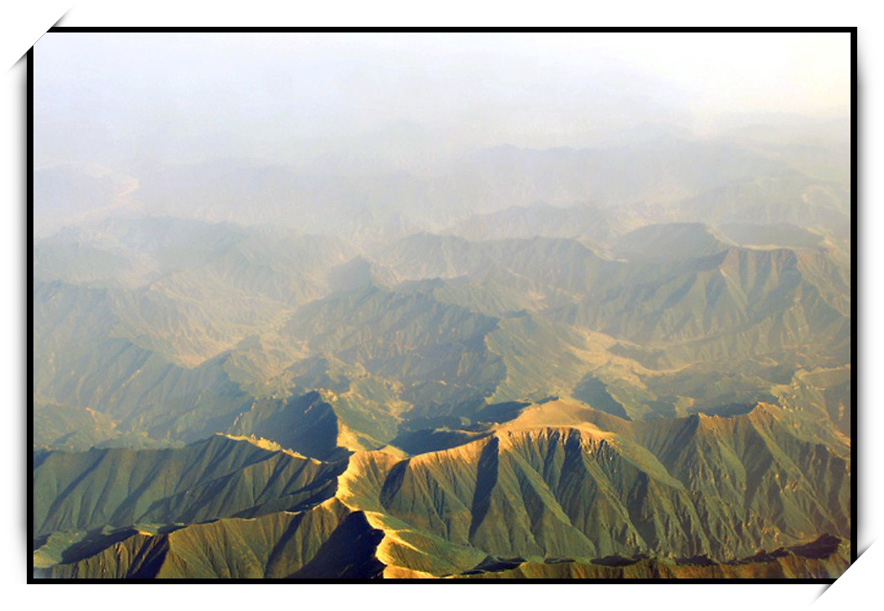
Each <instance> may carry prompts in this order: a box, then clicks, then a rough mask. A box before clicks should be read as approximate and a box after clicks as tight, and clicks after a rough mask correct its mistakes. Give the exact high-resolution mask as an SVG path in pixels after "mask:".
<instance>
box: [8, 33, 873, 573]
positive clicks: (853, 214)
mask: <svg viewBox="0 0 884 611" xmlns="http://www.w3.org/2000/svg"><path fill="white" fill-rule="evenodd" d="M857 30H858V28H857V27H855V26H853V27H829V26H825V27H739V26H737V27H719V26H713V27H645V28H638V27H571V26H566V27H456V26H455V27H444V26H442V27H427V26H415V27H384V26H379V27H361V26H360V27H333V26H329V27H326V26H317V27H188V26H181V27H64V26H53V27H51V28H49V30H47V32H48V33H53V34H82V33H93V34H135V33H139V34H157V33H182V34H185V33H186V34H228V33H246V34H273V33H293V34H294V33H297V34H311V33H339V34H344V33H390V34H393V33H396V34H411V33H440V34H445V33H538V34H542V33H549V34H555V33H580V34H606V33H616V34H652V33H696V34H725V33H740V34H743V33H781V34H785V33H833V34H835V33H837V34H850V62H851V66H850V181H851V185H850V240H851V244H850V246H851V250H850V261H851V278H850V292H851V302H850V308H851V318H850V332H851V344H850V349H851V363H850V384H851V386H850V395H851V398H850V400H851V407H850V409H851V427H850V428H851V430H850V434H851V441H850V460H851V465H850V469H851V470H850V493H851V499H850V505H851V507H850V511H851V523H850V563H851V564H853V563H854V562H856V559H857V449H856V444H857V439H858V437H857V435H858V428H857V414H858V412H859V410H858V408H857V396H858V393H857V378H858V371H857V370H858V367H857V356H858V351H857V340H858V335H857V332H856V330H857V318H858V307H857V295H858V291H857V276H858V274H857V264H858V258H857V252H858V247H857V237H858V233H857V227H858V224H857V212H858V205H857V204H858V196H857V187H858V184H859V183H858V178H859V172H858V156H857V151H858V147H857V142H858V136H859V134H858V114H857V111H858V70H857ZM25 57H26V58H27V62H26V63H27V92H26V97H27V162H26V168H27V170H26V171H27V176H26V184H27V211H26V219H27V232H28V236H27V262H26V265H27V272H28V277H27V333H28V342H27V364H26V370H27V380H26V388H27V396H28V399H27V408H28V418H27V434H28V443H29V446H28V447H27V448H26V452H27V465H28V473H27V482H28V484H27V487H28V490H27V511H28V517H27V520H28V537H29V538H30V540H31V541H33V535H34V496H33V477H32V474H33V471H34V453H33V442H34V393H33V381H34V48H33V47H31V48H30V49H29V50H28V52H27V53H26V55H25ZM835 581H836V580H835V579H833V578H798V579H788V578H778V579H767V578H746V579H732V578H722V579H673V578H660V579H559V578H557V579H494V580H483V579H459V578H456V577H455V578H442V577H439V578H431V579H335V578H329V579H315V578H312V579H267V578H262V579H187V578H184V579H169V578H158V579H121V578H108V579H92V578H90V579H73V578H49V579H36V578H35V577H34V554H33V550H31V551H30V552H29V554H28V575H27V583H28V584H55V583H82V584H89V583H92V584H95V583H102V584H104V583H150V584H165V583H177V584H244V583H247V584H276V583H286V584H298V583H319V584H322V583H324V584H359V583H390V584H396V583H410V584H415V583H418V584H420V583H431V584H432V583H451V584H466V583H478V584H490V583H503V584H595V583H598V584H607V583H618V584H624V585H628V584H685V585H688V584H745V585H757V584H780V585H783V584H819V585H822V584H832V583H834V582H835Z"/></svg>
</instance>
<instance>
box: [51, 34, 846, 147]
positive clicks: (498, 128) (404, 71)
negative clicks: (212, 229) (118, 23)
mask: <svg viewBox="0 0 884 611" xmlns="http://www.w3.org/2000/svg"><path fill="white" fill-rule="evenodd" d="M849 41H850V38H849V35H848V34H797V33H796V34H792V33H789V34H731V33H725V34H706V33H690V34H560V33H559V34H511V33H503V34H479V33H468V34H433V35H428V34H414V33H394V34H297V33H295V34H175V35H173V34H147V33H141V34H61V33H50V34H47V35H45V36H44V37H43V38H42V39H41V40H40V41H39V43H38V44H37V45H36V47H35V72H34V73H35V143H36V151H37V155H38V163H41V162H42V163H53V162H57V161H60V160H64V159H66V158H69V157H71V156H73V155H79V156H85V157H89V158H92V157H95V156H98V157H100V156H101V155H102V154H105V153H104V151H105V149H106V154H107V155H109V156H119V155H122V154H124V153H125V151H127V150H128V149H134V151H137V152H138V153H136V152H133V151H130V152H132V154H133V155H134V154H142V155H146V156H151V155H153V156H156V157H159V158H188V157H193V156H199V152H198V151H200V150H201V149H204V150H205V151H206V154H212V153H217V154H233V152H235V151H236V150H237V148H238V147H239V149H240V150H241V152H242V153H243V154H244V156H248V155H254V154H259V152H260V151H266V150H272V147H269V148H268V147H266V146H265V147H264V148H262V146H263V145H266V144H267V143H276V142H283V141H292V140H294V141H297V140H298V139H299V138H300V139H315V138H339V137H342V136H347V135H351V134H359V133H365V132H371V131H372V130H379V129H383V128H385V127H387V126H389V125H390V124H395V123H397V122H411V123H416V124H420V125H422V126H426V127H430V128H437V129H442V130H447V131H448V132H449V133H452V132H453V133H459V134H462V136H463V138H464V140H465V141H469V140H470V139H471V138H472V139H473V140H477V141H484V142H485V143H502V142H504V141H506V142H511V143H514V144H521V145H529V146H530V145H537V146H555V145H571V146H574V145H579V139H580V138H581V137H583V135H584V134H588V133H593V132H596V131H604V130H605V129H618V128H621V127H628V126H631V125H639V124H643V123H648V122H658V123H676V124H679V123H681V124H690V123H691V121H693V120H695V119H697V118H698V117H699V118H701V119H702V118H703V117H705V116H708V114H709V113H732V112H755V111H775V112H789V113H801V114H812V115H827V116H834V115H838V114H841V115H844V114H845V113H846V110H847V107H848V105H849V95H850V86H849V85H850V71H849V70H850V54H849ZM495 141H498V142H495ZM256 143H258V144H257V145H256ZM262 143H263V144H262ZM256 152H257V153H256Z"/></svg>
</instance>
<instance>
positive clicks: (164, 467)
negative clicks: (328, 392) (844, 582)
mask: <svg viewBox="0 0 884 611" xmlns="http://www.w3.org/2000/svg"><path fill="white" fill-rule="evenodd" d="M513 407H514V409H515V410H516V411H515V412H514V413H515V414H516V415H515V417H507V421H506V422H504V423H503V424H491V425H490V426H489V428H488V429H487V431H486V433H485V434H474V435H473V436H472V439H470V435H469V434H467V433H466V432H464V433H462V434H461V436H460V437H457V436H454V435H449V436H448V437H445V436H444V435H443V436H426V437H424V438H417V437H412V438H411V444H412V447H411V448H410V450H411V452H412V454H410V455H409V454H406V453H404V452H401V451H397V450H393V449H387V450H381V451H362V452H357V453H355V454H353V455H351V456H350V457H349V458H344V460H343V461H339V462H336V463H326V462H321V461H317V460H312V459H307V458H304V457H301V456H298V455H295V454H293V453H291V452H289V451H287V450H284V449H282V448H281V447H280V446H278V445H276V444H274V443H271V442H268V441H261V440H255V439H251V440H250V439H244V438H230V437H224V436H216V437H213V438H211V439H209V440H206V441H202V442H199V443H196V444H192V445H190V446H187V447H185V448H182V449H168V450H159V451H140V452H133V451H128V450H106V451H96V450H93V451H90V452H84V453H78V454H77V453H75V454H66V453H57V452H53V453H49V454H46V455H41V457H40V458H41V459H40V460H39V461H37V466H36V468H35V472H34V478H35V487H34V490H35V506H36V507H38V511H39V512H40V513H39V514H38V515H37V521H36V524H37V532H38V533H42V534H41V536H39V537H38V538H37V540H36V541H35V544H34V548H35V551H34V554H35V563H36V566H37V567H38V569H39V570H40V571H41V572H40V574H41V575H44V576H51V577H171V578H174V577H299V576H300V577H306V576H313V577H341V576H355V577H366V576H375V575H379V574H380V573H381V571H382V570H383V573H384V575H386V576H388V577H397V576H399V577H401V576H421V575H422V576H437V577H440V576H458V575H482V576H498V577H500V576H504V575H509V576H512V577H529V576H537V577H543V576H545V577H556V576H562V575H572V574H573V575H574V576H578V575H584V576H587V577H588V576H596V577H605V576H612V575H620V576H623V577H627V578H629V577H632V578H645V577H654V576H657V577H672V578H679V577H690V576H704V575H705V576H710V577H728V576H733V577H738V576H794V575H807V574H810V575H830V574H838V572H839V571H840V570H843V567H842V564H843V562H844V561H845V558H846V556H845V554H844V553H843V551H842V552H837V553H836V551H837V550H835V549H834V548H837V547H838V545H837V542H838V541H839V540H838V539H834V541H835V542H836V543H835V545H834V548H833V549H828V548H827V551H826V553H822V551H820V550H817V552H819V553H816V555H814V554H812V553H811V552H812V551H813V550H812V549H811V548H807V549H805V548H800V547H795V546H800V545H802V544H804V543H806V542H808V541H813V540H815V539H817V538H818V537H819V536H820V534H821V533H826V532H828V533H836V534H837V535H838V536H841V537H843V536H846V535H847V534H848V533H849V531H850V523H849V520H850V518H849V515H850V498H849V494H850V484H849V472H850V469H849V458H847V455H848V454H849V451H847V450H846V447H842V448H841V449H840V450H837V451H834V452H833V451H832V450H830V449H828V448H827V447H826V446H824V445H823V444H820V443H814V442H812V441H808V440H805V439H802V438H801V437H797V436H795V435H793V434H792V433H791V427H789V426H788V423H787V422H786V421H784V420H782V410H780V409H779V408H774V407H772V406H759V407H757V408H756V409H755V410H753V411H752V412H750V413H748V414H744V415H740V416H734V417H728V418H725V417H708V416H691V417H688V418H676V419H663V420H658V421H654V422H642V423H635V422H629V421H627V420H624V419H622V418H619V417H617V416H613V415H610V414H605V413H604V412H600V411H596V410H591V409H588V408H585V407H581V406H580V405H579V404H577V403H570V402H567V401H548V402H545V403H543V404H538V405H533V406H526V405H515V406H513ZM439 445H442V446H448V447H447V448H444V447H443V449H437V448H436V447H434V446H439ZM831 540H832V538H831V537H830V538H829V539H826V541H829V543H831ZM821 541H822V540H821ZM818 543H819V542H818ZM819 545H822V546H823V547H826V546H825V545H823V543H819ZM819 545H818V546H817V547H819ZM784 546H792V548H791V549H789V550H787V551H783V550H782V549H779V548H783V547H784ZM811 547H813V546H811ZM828 547H832V546H831V545H828ZM760 548H764V549H778V551H777V552H774V553H772V554H767V553H766V552H759V549H760ZM824 551H825V550H824ZM640 554H644V555H645V558H644V559H642V558H641V557H637V556H636V555H640ZM615 556H616V557H619V561H617V562H613V559H612V558H613V557H615ZM647 556H651V557H652V558H651V559H648V558H647ZM768 556H770V557H768ZM814 558H815V559H819V560H823V562H819V563H816V562H811V561H810V560H809V559H814ZM544 566H547V567H557V568H554V569H553V568H542V567H544ZM348 567H349V568H348ZM599 567H607V568H599ZM627 567H632V568H627ZM690 567H700V568H698V569H697V570H696V571H694V570H693V569H691V568H690ZM615 569H616V570H615ZM505 571H511V572H509V573H504V572H505ZM611 571H613V572H611ZM618 571H620V572H618Z"/></svg>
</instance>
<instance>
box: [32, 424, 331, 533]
mask: <svg viewBox="0 0 884 611" xmlns="http://www.w3.org/2000/svg"><path fill="white" fill-rule="evenodd" d="M342 469H343V465H338V464H336V463H320V462H319V461H316V460H313V459H309V458H305V457H303V456H300V455H297V454H294V453H292V452H289V451H283V450H282V448H281V447H280V446H277V445H274V444H272V443H269V442H266V441H262V440H254V439H252V440H250V439H247V438H231V437H226V436H222V435H218V436H215V437H211V438H209V439H207V440H205V441H200V442H198V443H194V444H192V445H189V446H186V447H184V448H181V449H162V450H137V451H136V450H124V449H105V450H91V451H89V452H82V453H67V452H51V453H49V454H48V455H46V456H45V457H43V458H42V460H41V461H40V463H39V465H38V466H37V467H36V468H35V469H34V476H33V477H34V481H33V490H34V500H35V503H34V506H35V511H34V531H35V534H45V533H51V532H54V531H75V530H92V529H96V528H100V527H105V526H113V527H122V526H128V525H132V524H137V523H141V522H144V523H153V524H170V523H193V522H204V521H207V520H211V519H216V518H222V517H232V516H242V517H254V516H258V515H263V514H266V513H272V512H275V511H280V510H297V509H299V508H304V507H309V506H311V505H315V504H316V503H318V502H320V501H323V500H325V499H327V498H329V497H331V496H332V495H333V494H334V491H335V488H336V481H335V478H336V476H337V475H338V474H339V473H340V472H341V470H342Z"/></svg>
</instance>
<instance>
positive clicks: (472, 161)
mask: <svg viewBox="0 0 884 611" xmlns="http://www.w3.org/2000/svg"><path fill="white" fill-rule="evenodd" d="M849 42H850V38H849V36H848V35H846V34H845V35H839V34H797V33H795V34H737V33H727V34H708V33H707V34H698V33H694V34H626V33H623V34H565V33H561V34H515V33H497V34H489V33H484V34H482V33H458V34H417V33H389V34H354V33H349V34H226V35H222V34H121V33H117V34H113V33H105V34H89V35H78V34H59V33H52V34H49V35H47V36H46V37H44V39H43V40H41V41H40V43H39V44H38V45H37V46H36V49H35V54H34V59H35V91H34V95H35V100H34V111H35V129H34V142H35V161H36V170H35V175H34V191H35V193H34V195H35V197H34V202H35V203H34V218H35V243H34V294H33V307H34V337H33V341H34V380H33V399H34V438H33V440H32V441H33V451H34V472H33V482H34V506H35V531H34V533H33V536H34V566H35V570H36V571H37V573H38V574H39V575H40V576H43V577H104V578H126V577H142V578H151V577H157V578H179V577H191V578H194V577H196V578H272V579H282V578H360V579H361V578H365V579H368V578H377V577H384V578H419V577H433V578H501V577H502V578H510V579H512V578H560V579H561V578H606V579H607V578H619V577H627V578H670V579H672V578H742V577H764V578H792V577H802V578H807V577H834V576H837V575H839V574H840V573H841V572H843V571H844V570H845V568H846V566H847V564H848V563H849V541H848V538H849V536H850V516H851V505H852V502H853V499H852V498H851V493H850V477H851V438H850V435H851V424H852V405H851V384H852V378H853V376H852V366H853V364H852V363H851V345H852V341H853V338H852V335H851V285H850V282H851V252H852V248H853V244H852V236H851V231H850V215H851V184H850V169H851V168H850V116H849V113H848V109H849V103H850V99H849V84H850V83H849Z"/></svg>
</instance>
